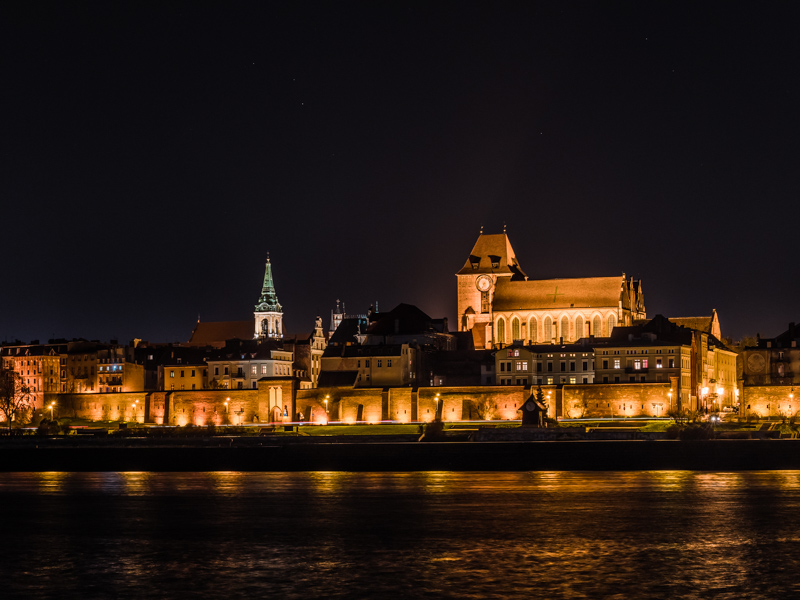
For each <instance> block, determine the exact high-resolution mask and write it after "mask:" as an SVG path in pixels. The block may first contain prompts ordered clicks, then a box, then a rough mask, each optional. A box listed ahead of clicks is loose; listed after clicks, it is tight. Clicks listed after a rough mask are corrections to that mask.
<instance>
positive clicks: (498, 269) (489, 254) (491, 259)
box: [456, 228, 527, 341]
mask: <svg viewBox="0 0 800 600" xmlns="http://www.w3.org/2000/svg"><path fill="white" fill-rule="evenodd" d="M456 277H457V278H458V321H459V323H458V330H459V331H470V330H472V329H473V328H474V327H476V326H478V325H479V326H480V327H481V328H484V327H485V326H487V325H488V326H489V330H488V331H487V332H486V340H487V341H488V340H491V339H492V334H491V322H492V300H493V296H494V290H495V286H496V284H497V280H498V279H509V280H515V281H517V280H525V279H527V276H526V275H525V273H524V272H523V271H522V269H521V268H520V266H519V263H518V262H517V257H516V255H515V254H514V249H513V248H512V247H511V242H509V241H508V236H507V235H506V233H505V231H504V232H503V233H499V234H485V233H483V228H481V234H480V235H479V236H478V241H477V242H475V246H474V247H473V248H472V252H470V254H469V257H468V258H467V261H466V262H465V263H464V266H463V267H461V270H460V271H459V272H458V273H456Z"/></svg>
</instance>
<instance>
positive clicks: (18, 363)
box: [2, 345, 61, 408]
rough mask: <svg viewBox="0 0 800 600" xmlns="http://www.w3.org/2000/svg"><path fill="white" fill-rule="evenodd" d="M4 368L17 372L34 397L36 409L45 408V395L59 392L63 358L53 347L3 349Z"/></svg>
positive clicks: (30, 346)
mask: <svg viewBox="0 0 800 600" xmlns="http://www.w3.org/2000/svg"><path fill="white" fill-rule="evenodd" d="M2 363H3V367H4V368H5V369H9V370H12V371H16V372H17V373H18V374H19V376H20V377H21V378H22V384H23V385H25V386H26V387H27V388H28V389H29V390H30V393H31V394H33V397H34V404H33V406H34V408H41V407H42V406H44V395H45V394H49V393H55V392H58V391H59V387H60V381H61V380H60V370H61V356H60V354H59V352H58V348H56V347H53V346H40V345H25V346H17V347H7V348H3V358H2Z"/></svg>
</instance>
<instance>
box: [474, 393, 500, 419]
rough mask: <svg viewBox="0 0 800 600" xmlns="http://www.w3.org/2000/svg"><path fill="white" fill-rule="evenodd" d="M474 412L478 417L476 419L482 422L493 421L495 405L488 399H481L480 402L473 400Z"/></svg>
mask: <svg viewBox="0 0 800 600" xmlns="http://www.w3.org/2000/svg"><path fill="white" fill-rule="evenodd" d="M474 403H475V412H476V413H477V415H478V418H479V419H480V420H482V421H491V420H492V419H494V410H495V408H496V405H495V403H494V400H490V399H489V398H482V399H481V400H475V401H474Z"/></svg>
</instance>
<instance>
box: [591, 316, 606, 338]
mask: <svg viewBox="0 0 800 600" xmlns="http://www.w3.org/2000/svg"><path fill="white" fill-rule="evenodd" d="M601 328H602V325H601V321H600V317H599V316H596V317H595V318H594V319H592V335H593V336H594V337H603V332H602V330H601Z"/></svg>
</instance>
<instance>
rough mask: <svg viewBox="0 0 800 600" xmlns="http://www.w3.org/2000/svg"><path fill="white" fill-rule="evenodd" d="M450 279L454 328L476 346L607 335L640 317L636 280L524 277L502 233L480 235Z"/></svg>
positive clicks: (639, 289)
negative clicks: (454, 282)
mask: <svg viewBox="0 0 800 600" xmlns="http://www.w3.org/2000/svg"><path fill="white" fill-rule="evenodd" d="M456 277H457V282H458V283H457V285H458V318H459V330H460V331H472V332H473V338H474V340H475V347H476V348H493V347H502V346H505V345H508V344H512V343H515V342H517V343H522V344H556V343H565V342H573V341H577V340H579V339H581V338H583V337H589V336H594V337H602V336H608V335H610V332H611V331H612V330H613V329H614V327H616V326H618V325H621V326H627V325H631V324H633V322H634V321H636V320H639V319H644V318H645V307H644V296H643V294H642V286H641V282H640V281H636V280H634V279H632V278H627V277H626V276H625V274H624V273H623V274H622V275H621V276H615V277H585V278H576V279H547V280H531V279H528V276H527V275H525V273H524V272H523V271H522V268H521V267H520V264H519V261H518V260H517V258H516V255H515V254H514V249H513V248H512V247H511V242H510V241H509V239H508V236H507V235H506V234H505V233H502V234H494V235H488V234H484V233H481V235H480V236H479V237H478V241H477V242H475V246H474V247H473V248H472V252H470V255H469V257H468V258H467V261H466V262H465V263H464V266H463V267H462V268H461V270H460V271H459V272H458V273H456Z"/></svg>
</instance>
